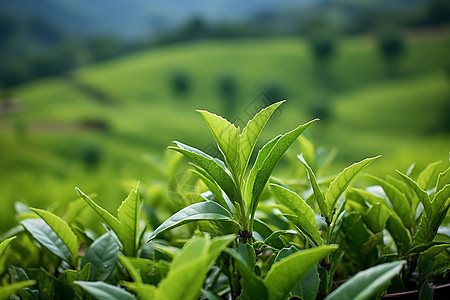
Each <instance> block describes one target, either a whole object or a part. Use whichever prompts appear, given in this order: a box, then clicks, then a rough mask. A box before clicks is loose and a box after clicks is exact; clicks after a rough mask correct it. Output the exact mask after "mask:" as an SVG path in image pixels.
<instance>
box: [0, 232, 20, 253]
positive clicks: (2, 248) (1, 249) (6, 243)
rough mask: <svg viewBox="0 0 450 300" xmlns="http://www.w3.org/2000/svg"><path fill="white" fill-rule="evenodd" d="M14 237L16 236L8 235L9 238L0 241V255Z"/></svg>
mask: <svg viewBox="0 0 450 300" xmlns="http://www.w3.org/2000/svg"><path fill="white" fill-rule="evenodd" d="M15 238H16V236H13V237H10V238H9V239H6V240H4V241H3V242H1V243H0V256H2V254H3V253H4V252H5V250H6V248H8V246H9V244H11V242H12V241H13V240H14V239H15Z"/></svg>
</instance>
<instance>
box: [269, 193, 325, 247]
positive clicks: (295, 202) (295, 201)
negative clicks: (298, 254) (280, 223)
mask: <svg viewBox="0 0 450 300" xmlns="http://www.w3.org/2000/svg"><path fill="white" fill-rule="evenodd" d="M270 187H271V188H272V191H273V193H274V195H275V198H276V199H277V200H278V201H280V203H281V204H283V205H284V206H286V207H288V208H289V209H291V210H292V211H293V212H294V213H295V214H296V215H297V218H295V219H294V225H295V226H297V227H298V228H299V229H300V230H301V232H302V233H304V234H305V235H307V236H308V237H309V238H310V239H311V240H312V241H313V242H314V244H313V245H312V246H318V245H322V244H323V241H322V238H321V237H320V233H319V230H318V229H317V223H316V217H315V214H314V211H313V210H312V208H311V207H310V206H309V205H308V204H306V202H305V201H304V200H303V199H302V198H301V197H300V196H299V195H297V194H296V193H294V192H292V191H290V190H288V189H286V188H284V187H282V186H280V185H276V184H271V185H270Z"/></svg>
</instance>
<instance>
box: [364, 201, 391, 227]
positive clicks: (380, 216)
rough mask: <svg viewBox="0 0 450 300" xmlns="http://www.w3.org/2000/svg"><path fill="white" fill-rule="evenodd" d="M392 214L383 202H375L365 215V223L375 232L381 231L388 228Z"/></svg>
mask: <svg viewBox="0 0 450 300" xmlns="http://www.w3.org/2000/svg"><path fill="white" fill-rule="evenodd" d="M389 217H390V214H389V211H388V210H387V208H386V206H385V205H383V204H382V203H375V204H374V205H372V207H370V208H369V209H368V210H367V212H366V213H365V214H364V215H363V219H364V223H366V224H367V226H368V227H369V228H370V230H371V231H372V232H373V233H377V232H381V231H383V230H384V228H386V223H387V220H388V219H389Z"/></svg>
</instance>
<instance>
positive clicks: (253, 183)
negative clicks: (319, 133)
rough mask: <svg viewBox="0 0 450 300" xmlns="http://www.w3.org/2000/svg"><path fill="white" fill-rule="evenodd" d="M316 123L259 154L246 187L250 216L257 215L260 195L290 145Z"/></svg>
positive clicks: (302, 128)
mask: <svg viewBox="0 0 450 300" xmlns="http://www.w3.org/2000/svg"><path fill="white" fill-rule="evenodd" d="M315 121H316V120H312V121H310V122H308V123H306V124H304V125H300V126H298V127H297V128H295V129H294V130H292V131H289V132H287V133H285V134H283V135H281V136H279V137H277V138H275V139H273V140H272V141H270V142H268V143H267V144H266V145H265V146H264V147H263V149H261V151H260V152H259V153H258V157H257V158H256V162H255V165H254V166H253V168H252V169H251V171H250V174H249V176H248V179H247V184H246V187H245V197H246V199H247V200H246V202H248V199H251V200H250V206H249V207H247V210H248V215H249V216H250V217H251V218H253V216H254V215H255V211H256V207H257V206H258V202H259V198H260V195H261V193H262V191H263V189H264V187H265V186H266V183H267V181H268V180H269V177H270V175H271V174H272V171H273V169H274V168H275V166H276V165H277V164H278V162H279V161H280V159H281V157H282V156H283V154H284V153H285V152H286V150H287V149H288V148H289V147H290V145H291V144H292V143H293V142H294V141H295V140H296V139H297V138H298V137H299V135H300V134H302V133H303V131H305V129H306V128H308V126H309V125H310V124H312V123H313V122H315Z"/></svg>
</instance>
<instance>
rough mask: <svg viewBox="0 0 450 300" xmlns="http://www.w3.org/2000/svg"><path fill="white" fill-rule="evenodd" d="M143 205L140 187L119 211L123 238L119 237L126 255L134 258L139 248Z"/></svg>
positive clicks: (131, 194)
mask: <svg viewBox="0 0 450 300" xmlns="http://www.w3.org/2000/svg"><path fill="white" fill-rule="evenodd" d="M140 212H141V203H140V197H139V186H138V187H137V188H136V189H135V190H133V191H131V193H130V194H129V195H128V197H127V198H126V199H125V200H124V201H123V202H122V204H121V205H120V207H119V209H118V211H117V219H118V220H119V222H120V224H121V225H122V228H123V229H122V230H123V232H124V235H123V236H120V235H119V234H118V233H116V234H118V235H119V239H120V240H121V242H122V244H123V248H124V252H125V254H126V255H130V256H133V255H135V254H136V252H137V250H138V248H139V222H140Z"/></svg>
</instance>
